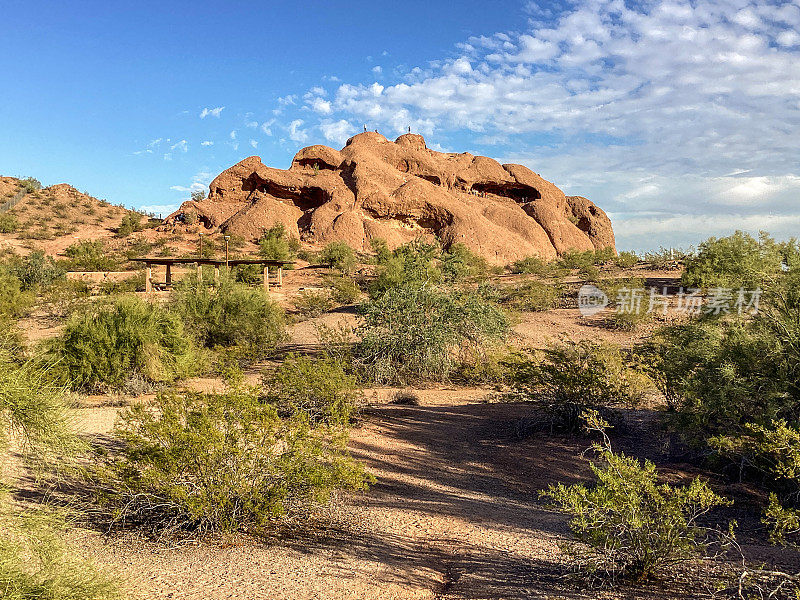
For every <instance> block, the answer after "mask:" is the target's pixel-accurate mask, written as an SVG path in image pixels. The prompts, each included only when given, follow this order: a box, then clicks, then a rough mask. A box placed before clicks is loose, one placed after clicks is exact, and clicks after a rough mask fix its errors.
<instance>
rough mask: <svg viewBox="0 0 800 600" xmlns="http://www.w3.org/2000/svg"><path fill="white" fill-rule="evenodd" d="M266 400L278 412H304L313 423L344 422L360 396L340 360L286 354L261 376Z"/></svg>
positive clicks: (348, 417)
mask: <svg viewBox="0 0 800 600" xmlns="http://www.w3.org/2000/svg"><path fill="white" fill-rule="evenodd" d="M262 385H263V387H264V390H265V401H266V402H268V403H270V404H272V405H274V406H275V407H276V408H277V409H278V414H280V415H281V416H289V417H292V416H295V415H296V414H297V413H301V412H302V413H305V414H306V415H308V418H309V419H310V420H311V422H312V423H323V422H324V423H329V424H334V423H339V424H347V423H348V422H349V420H350V415H351V414H352V412H353V409H354V408H355V406H356V400H357V399H358V396H359V390H358V388H357V381H356V378H355V377H354V376H353V375H351V374H348V373H347V372H346V371H345V369H344V368H343V365H342V363H341V362H340V361H338V360H336V359H333V358H331V357H330V356H327V355H323V356H321V357H320V358H309V357H306V356H299V355H289V356H287V357H286V359H285V360H284V362H282V363H281V364H280V366H278V367H277V368H276V369H274V370H271V371H267V372H265V373H264V375H263V377H262Z"/></svg>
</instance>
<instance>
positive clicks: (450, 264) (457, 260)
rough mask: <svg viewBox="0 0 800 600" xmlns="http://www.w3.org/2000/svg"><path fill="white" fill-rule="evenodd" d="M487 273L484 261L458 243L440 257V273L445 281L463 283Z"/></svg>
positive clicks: (487, 268)
mask: <svg viewBox="0 0 800 600" xmlns="http://www.w3.org/2000/svg"><path fill="white" fill-rule="evenodd" d="M488 271H489V265H488V263H487V262H486V259H485V258H483V257H482V256H480V255H478V254H475V253H474V252H472V250H470V249H469V248H467V246H465V245H464V244H461V243H458V244H453V245H452V246H450V249H449V250H448V251H447V252H445V253H444V255H443V256H442V273H443V274H444V278H445V279H446V280H447V281H455V282H457V281H463V280H465V279H473V278H475V277H482V276H484V275H486V273H487V272H488Z"/></svg>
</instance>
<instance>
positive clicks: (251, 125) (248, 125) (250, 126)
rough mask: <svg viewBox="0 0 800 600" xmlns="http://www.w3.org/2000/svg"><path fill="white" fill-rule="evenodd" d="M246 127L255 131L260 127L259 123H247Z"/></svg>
mask: <svg viewBox="0 0 800 600" xmlns="http://www.w3.org/2000/svg"><path fill="white" fill-rule="evenodd" d="M245 125H246V126H247V127H249V128H251V129H255V128H256V127H258V121H247V123H245Z"/></svg>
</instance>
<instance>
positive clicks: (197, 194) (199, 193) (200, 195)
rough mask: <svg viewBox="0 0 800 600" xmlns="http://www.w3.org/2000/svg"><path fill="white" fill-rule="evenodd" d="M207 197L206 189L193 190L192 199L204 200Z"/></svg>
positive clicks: (196, 200)
mask: <svg viewBox="0 0 800 600" xmlns="http://www.w3.org/2000/svg"><path fill="white" fill-rule="evenodd" d="M205 199H206V191H205V190H194V191H193V192H192V200H194V201H195V202H202V201H203V200H205Z"/></svg>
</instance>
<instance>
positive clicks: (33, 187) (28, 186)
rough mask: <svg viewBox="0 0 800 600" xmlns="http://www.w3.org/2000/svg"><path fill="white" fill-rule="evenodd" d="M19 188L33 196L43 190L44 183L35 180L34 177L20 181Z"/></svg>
mask: <svg viewBox="0 0 800 600" xmlns="http://www.w3.org/2000/svg"><path fill="white" fill-rule="evenodd" d="M19 187H20V189H23V190H25V191H26V192H27V193H29V194H33V193H34V192H38V191H39V190H40V189H42V183H41V182H40V181H39V180H38V179H36V178H34V177H26V178H25V179H20V180H19Z"/></svg>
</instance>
